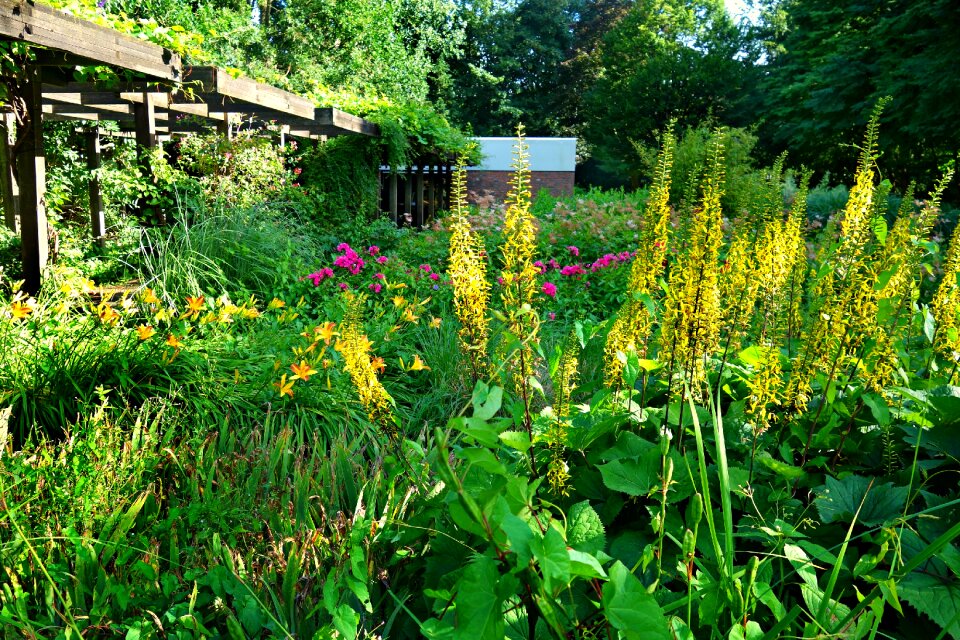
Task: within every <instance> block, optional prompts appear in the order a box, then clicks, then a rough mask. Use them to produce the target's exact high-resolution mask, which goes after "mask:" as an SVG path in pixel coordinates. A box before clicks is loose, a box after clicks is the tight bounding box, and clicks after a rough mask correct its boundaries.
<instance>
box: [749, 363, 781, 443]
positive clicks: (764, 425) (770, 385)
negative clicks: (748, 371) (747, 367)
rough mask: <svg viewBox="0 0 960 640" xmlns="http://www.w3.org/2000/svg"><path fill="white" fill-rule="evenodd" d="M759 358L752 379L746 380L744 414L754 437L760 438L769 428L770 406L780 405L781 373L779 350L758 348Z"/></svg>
mask: <svg viewBox="0 0 960 640" xmlns="http://www.w3.org/2000/svg"><path fill="white" fill-rule="evenodd" d="M758 349H759V350H760V358H759V361H758V362H757V366H756V370H755V372H754V375H753V377H752V378H750V379H749V380H747V388H748V389H750V396H749V398H748V399H747V406H746V414H747V415H748V416H749V417H750V419H751V422H752V423H753V434H754V436H755V437H756V436H760V435H761V434H762V433H763V432H764V431H766V430H767V429H769V428H770V421H771V416H770V406H771V405H773V406H776V405H779V404H780V390H781V387H782V383H783V380H782V372H781V368H780V350H779V349H777V348H774V347H758Z"/></svg>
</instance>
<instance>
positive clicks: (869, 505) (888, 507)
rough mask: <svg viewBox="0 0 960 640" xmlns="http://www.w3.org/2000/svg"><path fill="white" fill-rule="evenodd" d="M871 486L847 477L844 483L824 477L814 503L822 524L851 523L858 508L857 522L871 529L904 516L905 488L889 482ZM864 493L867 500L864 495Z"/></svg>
mask: <svg viewBox="0 0 960 640" xmlns="http://www.w3.org/2000/svg"><path fill="white" fill-rule="evenodd" d="M868 486H870V479H869V478H864V477H861V476H857V475H849V476H847V477H845V478H844V479H843V480H837V479H836V478H833V477H830V476H827V481H826V485H825V486H823V487H820V490H819V491H818V493H819V496H818V497H817V499H816V500H815V501H814V502H815V503H816V505H817V510H818V511H819V512H820V519H821V520H823V521H824V522H825V523H830V522H852V521H853V515H854V514H855V513H856V512H857V509H858V508H860V502H861V500H862V501H863V508H862V509H861V510H860V517H859V518H858V522H860V523H861V524H863V525H865V526H868V527H871V526H876V525H880V524H883V523H885V522H887V521H888V520H889V519H891V518H895V517H897V516H899V515H900V514H902V513H903V507H904V505H905V504H906V500H907V488H906V487H895V486H893V483H892V482H887V483H884V484H882V485H877V484H875V485H873V488H872V489H870V492H869V493H867V487H868ZM865 494H866V496H867V497H866V499H864V495H865Z"/></svg>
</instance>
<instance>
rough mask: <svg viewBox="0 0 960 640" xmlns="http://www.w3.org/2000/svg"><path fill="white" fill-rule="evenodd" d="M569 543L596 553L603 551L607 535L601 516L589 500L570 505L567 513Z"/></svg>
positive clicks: (584, 550)
mask: <svg viewBox="0 0 960 640" xmlns="http://www.w3.org/2000/svg"><path fill="white" fill-rule="evenodd" d="M567 544H569V545H570V546H571V547H573V548H574V549H576V550H578V551H583V552H584V553H590V554H595V553H597V552H598V551H603V548H604V547H605V546H606V544H607V537H606V534H605V533H604V530H603V523H602V522H601V521H600V516H598V515H597V512H596V511H595V510H594V509H593V507H591V506H590V502H589V501H588V500H584V501H583V502H578V503H577V504H575V505H573V506H572V507H570V512H569V513H568V514H567Z"/></svg>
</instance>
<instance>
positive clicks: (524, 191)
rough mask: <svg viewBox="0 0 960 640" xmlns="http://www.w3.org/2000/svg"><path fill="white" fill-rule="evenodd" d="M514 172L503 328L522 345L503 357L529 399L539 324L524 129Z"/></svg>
mask: <svg viewBox="0 0 960 640" xmlns="http://www.w3.org/2000/svg"><path fill="white" fill-rule="evenodd" d="M513 172H514V173H513V177H512V178H511V180H510V192H509V193H508V194H507V210H506V215H505V218H504V224H503V237H504V244H503V246H502V247H501V254H502V256H503V258H502V259H503V263H502V264H503V269H502V271H501V278H502V279H503V288H502V290H501V293H500V304H501V306H502V308H503V315H504V317H505V318H506V322H505V327H504V328H505V329H506V330H507V331H508V332H509V333H510V334H511V335H512V336H513V337H514V338H516V339H517V340H518V341H519V343H520V344H519V346H518V347H517V348H516V349H515V350H513V351H512V353H510V354H506V353H504V354H503V355H504V356H505V357H506V358H507V367H506V371H507V375H508V376H509V379H510V380H509V381H510V383H511V385H512V387H513V388H514V389H515V390H516V391H517V392H518V393H521V394H522V395H523V396H524V398H526V397H527V396H528V395H529V392H530V388H529V386H530V383H529V378H530V376H531V375H533V371H534V344H535V342H536V340H537V330H538V328H539V323H538V319H537V316H536V313H535V312H534V310H533V308H534V302H535V300H536V297H537V280H536V277H537V272H538V270H537V268H536V267H535V266H534V265H533V254H534V251H535V249H536V229H535V227H534V225H533V215H532V214H531V213H530V156H529V154H528V152H527V144H526V141H525V139H524V135H523V127H518V128H517V144H516V145H515V146H514V156H513Z"/></svg>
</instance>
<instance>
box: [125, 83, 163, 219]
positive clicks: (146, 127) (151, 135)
mask: <svg viewBox="0 0 960 640" xmlns="http://www.w3.org/2000/svg"><path fill="white" fill-rule="evenodd" d="M133 118H134V124H135V125H136V140H137V162H138V164H139V165H140V168H141V169H142V170H143V171H144V173H146V174H147V175H148V176H149V175H151V174H152V172H153V169H152V168H151V167H150V153H149V151H150V149H154V148H155V147H156V146H157V142H158V139H157V114H156V111H155V110H154V106H153V102H152V101H151V100H150V95H149V94H148V93H147V92H146V91H144V92H143V100H141V101H140V102H134V103H133ZM137 213H138V214H139V215H140V216H141V221H142V222H143V221H145V220H144V218H145V217H146V215H147V203H146V200H145V199H143V198H141V199H140V202H138V203H137ZM156 222H157V223H159V224H165V223H166V217H165V215H164V213H163V212H162V211H157V212H156Z"/></svg>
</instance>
